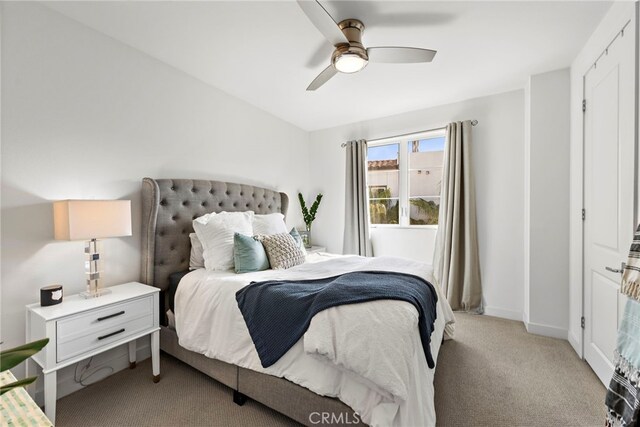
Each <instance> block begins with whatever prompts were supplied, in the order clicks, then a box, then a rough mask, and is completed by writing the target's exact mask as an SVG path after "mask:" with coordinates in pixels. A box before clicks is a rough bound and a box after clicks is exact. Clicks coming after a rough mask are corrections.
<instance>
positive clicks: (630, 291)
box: [622, 225, 640, 301]
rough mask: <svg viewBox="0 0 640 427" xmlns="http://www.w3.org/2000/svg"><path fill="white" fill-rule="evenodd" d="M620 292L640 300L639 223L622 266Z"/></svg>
mask: <svg viewBox="0 0 640 427" xmlns="http://www.w3.org/2000/svg"><path fill="white" fill-rule="evenodd" d="M622 293H623V294H625V295H627V296H628V297H629V298H633V299H635V300H637V301H640V225H638V229H637V230H636V233H635V234H634V236H633V243H632V244H631V250H630V251H629V260H628V261H627V265H626V266H625V267H624V273H623V275H622Z"/></svg>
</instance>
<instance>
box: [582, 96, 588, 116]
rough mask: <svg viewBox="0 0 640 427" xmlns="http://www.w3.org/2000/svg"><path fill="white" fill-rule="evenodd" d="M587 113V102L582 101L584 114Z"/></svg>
mask: <svg viewBox="0 0 640 427" xmlns="http://www.w3.org/2000/svg"><path fill="white" fill-rule="evenodd" d="M585 111H587V100H586V99H583V100H582V112H583V113H584V112H585Z"/></svg>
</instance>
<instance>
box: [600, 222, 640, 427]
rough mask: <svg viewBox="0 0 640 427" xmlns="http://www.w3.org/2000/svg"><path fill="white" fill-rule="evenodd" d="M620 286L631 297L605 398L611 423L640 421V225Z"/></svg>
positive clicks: (620, 330)
mask: <svg viewBox="0 0 640 427" xmlns="http://www.w3.org/2000/svg"><path fill="white" fill-rule="evenodd" d="M621 290H622V293H623V294H625V295H627V296H628V297H629V298H630V299H628V300H627V305H626V306H625V309H624V316H623V318H622V323H621V324H620V329H619V330H618V341H617V343H616V351H615V360H614V363H615V371H614V373H613V378H611V383H610V384H609V388H608V389H607V397H606V400H605V405H606V408H607V419H606V423H605V425H607V426H609V427H614V426H615V427H618V426H636V425H638V423H639V422H640V226H638V229H637V230H636V233H635V235H634V236H633V243H632V244H631V250H630V251H629V259H628V261H627V264H626V266H625V269H624V273H623V275H622V289H621Z"/></svg>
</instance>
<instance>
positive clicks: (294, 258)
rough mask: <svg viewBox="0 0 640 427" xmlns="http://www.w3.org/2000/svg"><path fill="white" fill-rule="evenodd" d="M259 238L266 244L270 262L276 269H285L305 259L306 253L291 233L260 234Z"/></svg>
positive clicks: (265, 247)
mask: <svg viewBox="0 0 640 427" xmlns="http://www.w3.org/2000/svg"><path fill="white" fill-rule="evenodd" d="M258 239H259V240H260V241H261V242H262V244H263V245H264V249H265V250H266V251H267V256H268V257H269V264H271V268H272V269H274V270H285V269H287V268H291V267H295V266H296V265H300V264H302V263H304V261H305V254H304V252H302V250H300V247H299V246H298V244H297V243H296V241H295V239H294V238H293V237H292V236H291V235H290V234H289V233H280V234H272V235H270V236H265V235H260V236H258Z"/></svg>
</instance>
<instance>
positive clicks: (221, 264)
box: [193, 211, 254, 270]
mask: <svg viewBox="0 0 640 427" xmlns="http://www.w3.org/2000/svg"><path fill="white" fill-rule="evenodd" d="M253 215H254V214H253V212H251V211H247V212H221V213H218V214H215V215H211V214H209V215H208V216H207V215H205V216H207V217H208V218H207V219H208V221H207V222H206V223H203V222H204V221H203V220H201V219H200V218H203V217H200V218H196V219H194V220H193V229H194V230H195V232H196V235H197V236H198V239H199V240H200V242H201V243H202V247H203V249H204V251H203V253H202V255H203V258H204V266H205V268H206V269H207V270H230V269H232V268H233V235H234V234H235V233H240V234H245V235H251V233H252V232H253V225H252V223H253Z"/></svg>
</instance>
